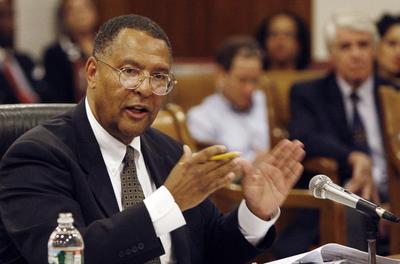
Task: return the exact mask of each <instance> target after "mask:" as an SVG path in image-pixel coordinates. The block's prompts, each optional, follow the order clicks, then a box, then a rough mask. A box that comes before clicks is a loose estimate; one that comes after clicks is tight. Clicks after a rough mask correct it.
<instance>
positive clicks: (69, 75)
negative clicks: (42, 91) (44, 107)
mask: <svg viewBox="0 0 400 264" xmlns="http://www.w3.org/2000/svg"><path fill="white" fill-rule="evenodd" d="M56 19H57V20H58V28H57V38H58V39H57V42H56V43H54V44H52V45H51V46H50V47H48V48H47V50H46V51H45V53H44V61H43V63H44V67H45V70H46V81H47V84H48V86H49V88H48V89H49V99H48V101H50V102H65V103H73V102H78V101H79V100H80V99H81V98H82V97H83V96H85V89H86V78H85V71H84V70H85V64H86V59H87V58H88V57H89V56H90V55H91V51H92V48H93V41H94V37H95V32H96V31H97V28H98V22H99V21H98V12H97V9H96V7H95V5H94V3H93V1H92V0H62V1H61V2H60V5H59V8H58V12H57V18H56Z"/></svg>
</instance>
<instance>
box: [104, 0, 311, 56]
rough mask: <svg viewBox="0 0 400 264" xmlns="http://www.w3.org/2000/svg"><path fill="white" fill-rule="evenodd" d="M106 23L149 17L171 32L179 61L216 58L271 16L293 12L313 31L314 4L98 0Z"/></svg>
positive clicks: (301, 0) (290, 0)
mask: <svg viewBox="0 0 400 264" xmlns="http://www.w3.org/2000/svg"><path fill="white" fill-rule="evenodd" d="M97 2H98V6H99V10H100V16H101V19H102V21H105V20H107V19H109V18H111V17H113V16H117V15H121V14H127V13H136V14H140V15H144V16H148V17H150V18H151V19H153V20H154V21H156V22H157V23H159V24H160V25H161V26H162V27H163V29H164V30H165V31H166V32H167V34H168V36H169V37H170V39H171V42H172V45H173V50H174V56H175V57H212V56H213V55H214V53H215V50H216V49H217V47H218V46H219V45H220V43H221V42H222V41H223V40H224V39H225V38H227V37H228V36H230V35H233V34H250V35H253V34H254V32H255V29H256V27H257V25H258V24H259V23H260V21H261V20H262V19H263V18H264V17H265V16H267V15H271V14H273V13H275V12H278V11H283V10H286V11H291V12H294V13H296V14H298V15H299V16H301V17H302V18H303V19H304V20H305V22H306V24H307V25H308V26H309V27H310V24H311V23H310V22H311V0H97Z"/></svg>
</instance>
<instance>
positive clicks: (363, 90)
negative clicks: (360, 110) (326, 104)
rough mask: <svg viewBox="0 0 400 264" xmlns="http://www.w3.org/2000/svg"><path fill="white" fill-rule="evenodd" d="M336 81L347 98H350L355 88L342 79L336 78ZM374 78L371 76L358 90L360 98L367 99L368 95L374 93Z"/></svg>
mask: <svg viewBox="0 0 400 264" xmlns="http://www.w3.org/2000/svg"><path fill="white" fill-rule="evenodd" d="M336 81H337V83H338V84H339V89H340V90H341V92H342V94H343V95H344V97H345V98H349V97H350V94H351V93H352V92H353V88H352V87H351V86H350V85H349V84H348V83H347V82H346V81H345V80H344V79H343V78H341V77H339V76H336ZM373 84H374V78H373V76H372V75H371V76H370V77H368V79H366V80H365V81H364V82H363V83H362V84H361V85H360V86H359V87H358V88H357V89H356V90H355V92H356V93H357V95H358V96H359V97H360V98H365V97H366V96H367V95H368V94H371V93H372V91H373V86H374V85H373Z"/></svg>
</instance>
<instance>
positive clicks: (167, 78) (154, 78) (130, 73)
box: [96, 58, 178, 95]
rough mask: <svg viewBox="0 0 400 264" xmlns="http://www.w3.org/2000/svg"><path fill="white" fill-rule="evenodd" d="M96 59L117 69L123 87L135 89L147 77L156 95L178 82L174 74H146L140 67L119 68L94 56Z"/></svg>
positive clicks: (165, 91)
mask: <svg viewBox="0 0 400 264" xmlns="http://www.w3.org/2000/svg"><path fill="white" fill-rule="evenodd" d="M96 60H97V61H99V62H101V63H103V64H104V65H107V66H108V67H110V68H111V69H113V70H115V71H117V72H118V73H119V76H118V77H119V83H120V84H121V85H122V87H124V88H125V89H129V90H135V89H137V88H138V87H139V86H140V85H141V84H142V83H143V81H144V80H146V79H147V78H149V79H150V87H151V90H152V92H153V93H154V94H156V95H167V94H168V93H169V92H171V91H172V89H173V88H174V85H175V84H177V83H178V81H177V80H176V79H175V76H174V75H173V74H172V73H170V74H165V73H155V74H152V75H146V73H145V72H144V71H142V70H140V69H137V68H133V67H123V68H121V69H118V68H115V67H114V66H111V65H110V64H108V63H107V62H104V61H102V60H99V59H97V58H96Z"/></svg>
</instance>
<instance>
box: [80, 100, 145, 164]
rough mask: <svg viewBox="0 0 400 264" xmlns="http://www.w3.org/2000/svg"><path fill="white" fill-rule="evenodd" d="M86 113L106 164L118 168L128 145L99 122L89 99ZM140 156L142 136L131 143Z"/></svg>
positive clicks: (86, 104) (86, 103) (86, 102)
mask: <svg viewBox="0 0 400 264" xmlns="http://www.w3.org/2000/svg"><path fill="white" fill-rule="evenodd" d="M85 108H86V113H87V116H88V119H89V123H90V126H91V127H92V130H93V133H94V136H95V137H96V140H97V142H98V144H99V146H100V150H101V153H102V155H103V159H104V162H105V163H106V166H107V167H109V166H110V167H111V168H112V169H116V168H118V167H119V166H120V165H121V163H122V160H123V159H124V157H125V153H126V145H125V144H123V143H122V142H120V141H119V140H117V139H116V138H114V137H113V136H112V135H110V134H109V133H108V132H107V131H106V130H105V129H104V128H103V127H102V126H101V125H100V124H99V122H98V121H97V119H96V118H95V117H94V115H93V112H92V110H91V109H90V106H89V102H88V99H87V98H86V99H85ZM129 145H130V146H131V147H133V148H134V149H135V150H136V151H137V152H138V153H139V155H141V151H140V150H141V148H140V146H141V144H140V136H138V137H135V138H134V139H133V140H132V142H131V143H129Z"/></svg>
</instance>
